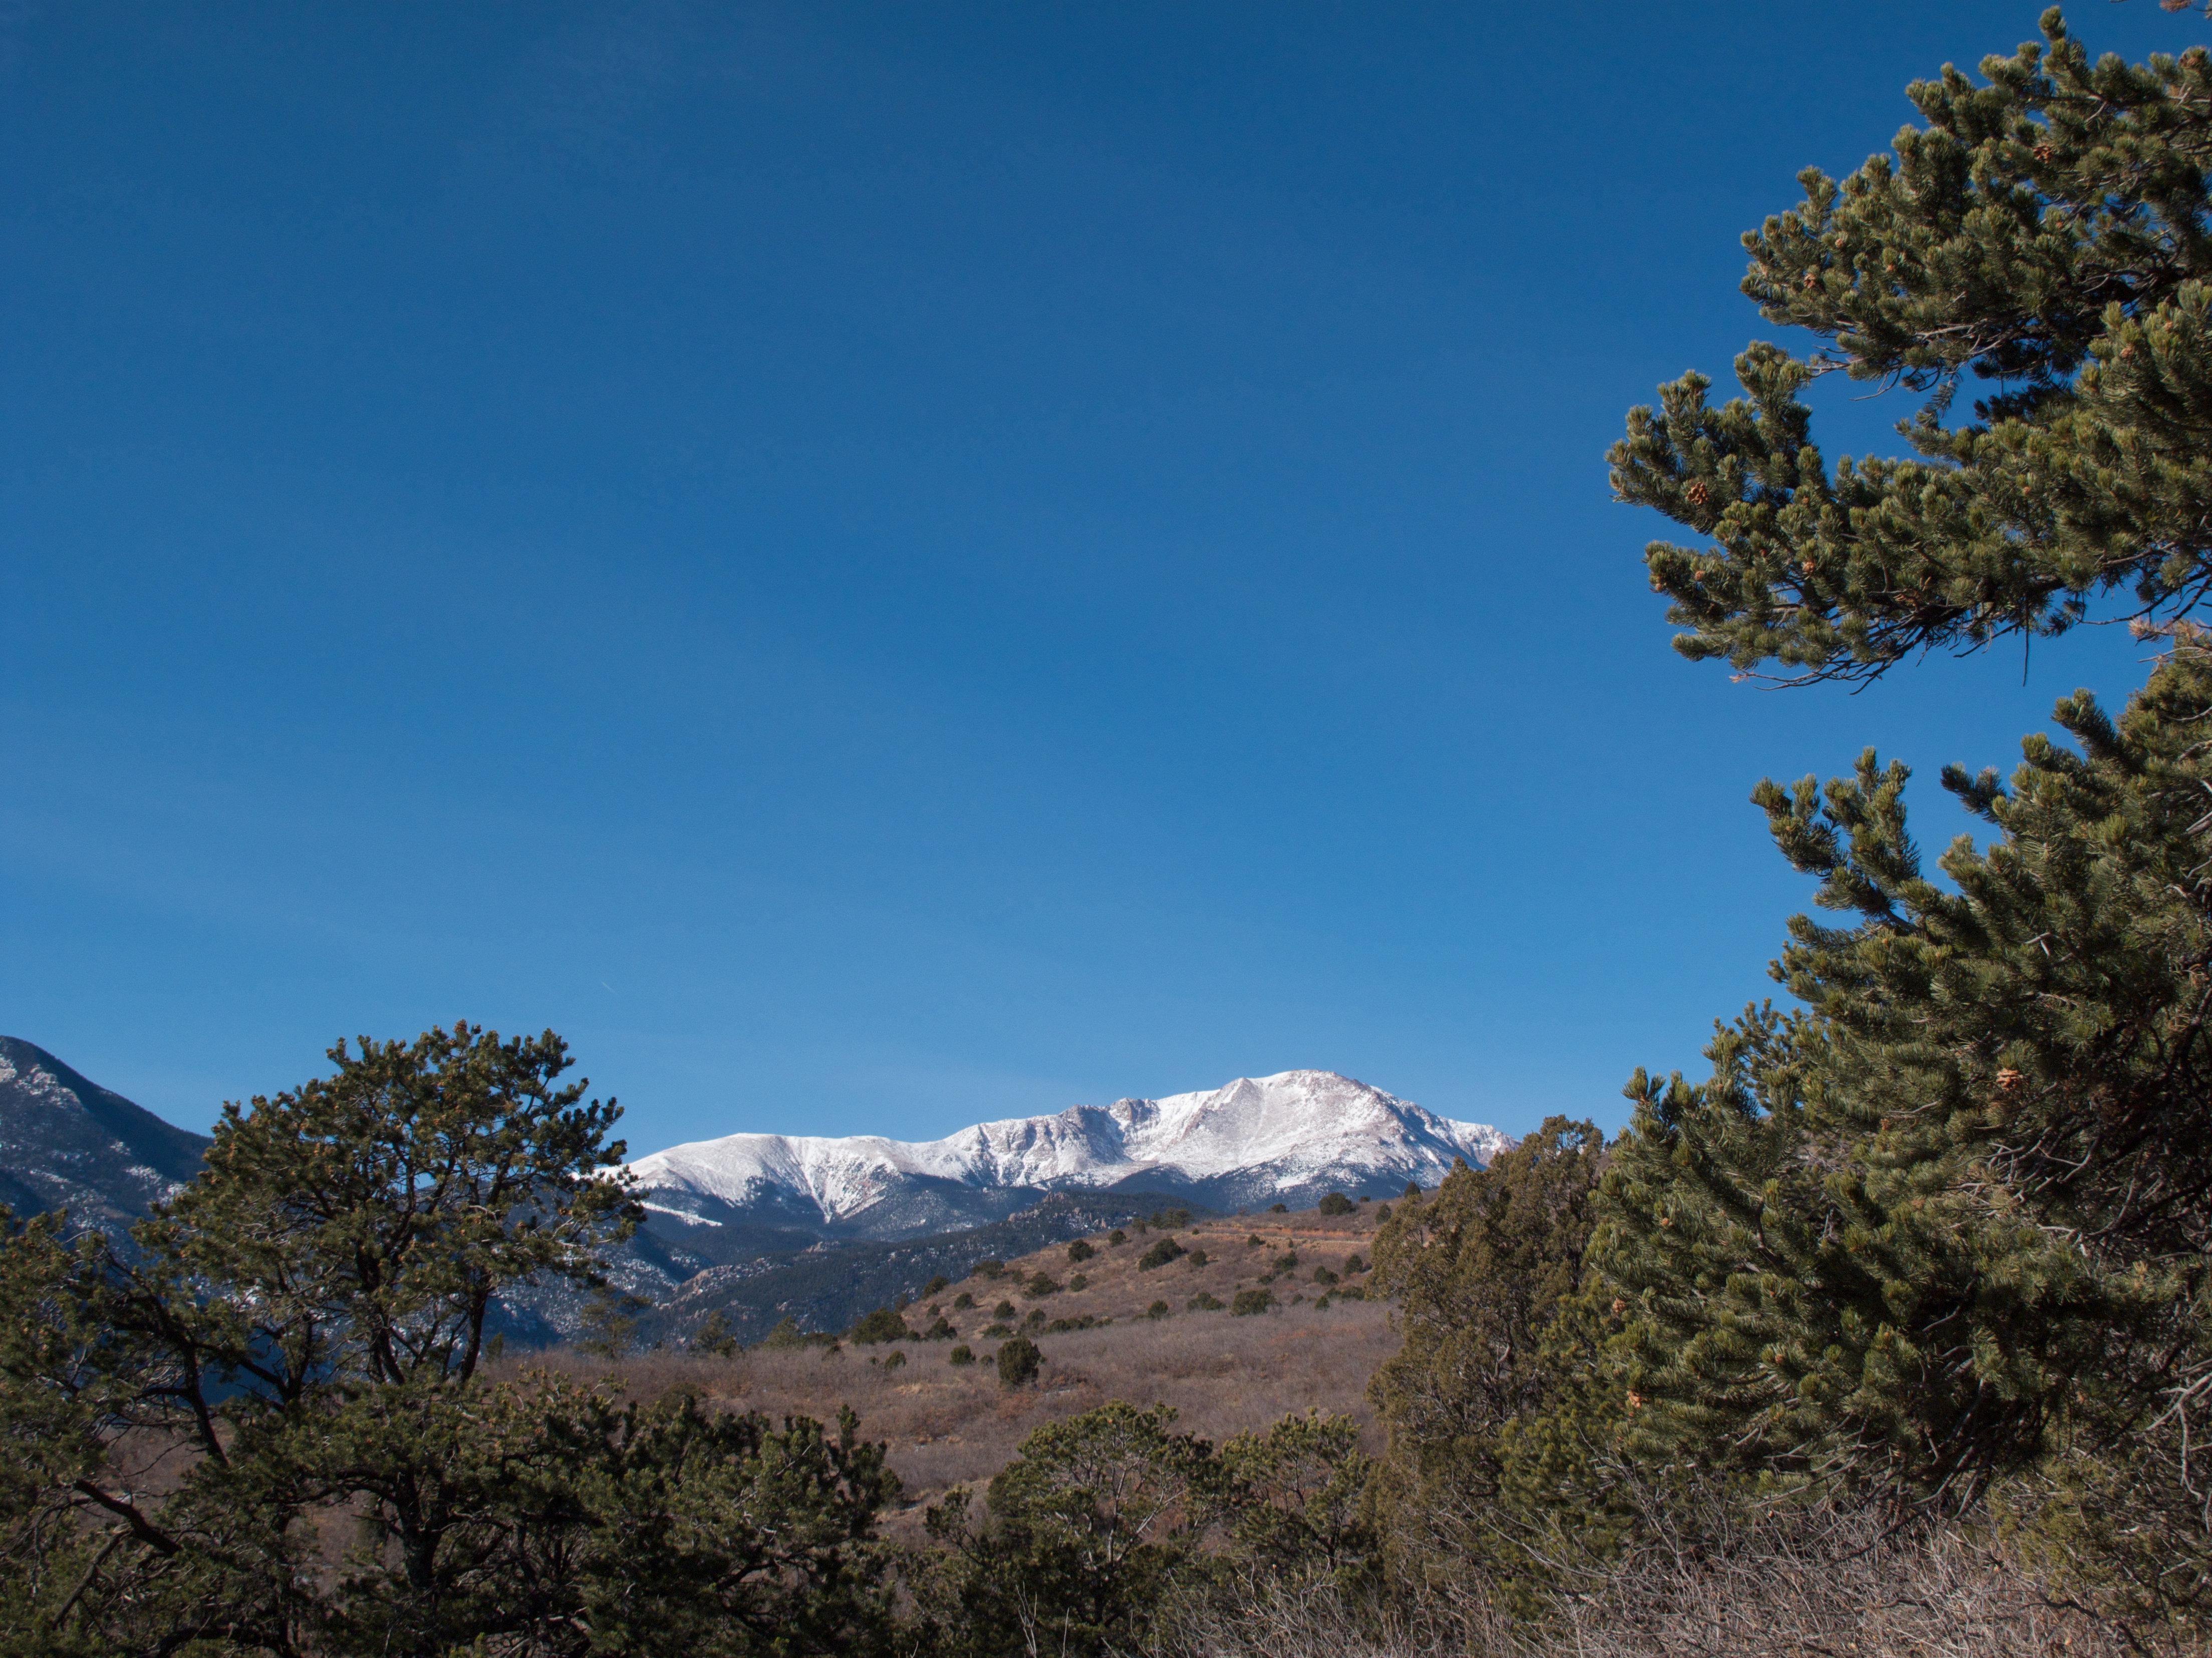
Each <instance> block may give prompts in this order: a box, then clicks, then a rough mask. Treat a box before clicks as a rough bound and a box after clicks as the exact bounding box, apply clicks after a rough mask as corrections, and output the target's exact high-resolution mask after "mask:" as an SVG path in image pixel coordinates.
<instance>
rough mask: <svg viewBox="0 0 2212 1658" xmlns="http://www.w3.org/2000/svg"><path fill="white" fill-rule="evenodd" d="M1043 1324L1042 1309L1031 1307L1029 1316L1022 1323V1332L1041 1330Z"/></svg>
mask: <svg viewBox="0 0 2212 1658" xmlns="http://www.w3.org/2000/svg"><path fill="white" fill-rule="evenodd" d="M1043 1323H1044V1309H1043V1308H1042V1307H1032V1308H1030V1315H1029V1316H1028V1317H1027V1318H1025V1319H1024V1320H1023V1321H1022V1328H1024V1330H1035V1329H1038V1328H1041V1327H1042V1325H1043Z"/></svg>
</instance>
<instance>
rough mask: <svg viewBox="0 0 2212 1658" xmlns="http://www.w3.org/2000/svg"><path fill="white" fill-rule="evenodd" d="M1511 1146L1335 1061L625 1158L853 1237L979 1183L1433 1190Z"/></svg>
mask: <svg viewBox="0 0 2212 1658" xmlns="http://www.w3.org/2000/svg"><path fill="white" fill-rule="evenodd" d="M1510 1144H1511V1141H1510V1139H1508V1138H1507V1136H1505V1135H1504V1134H1502V1133H1499V1132H1498V1130H1497V1129H1495V1128H1490V1127H1484V1126H1482V1125H1480V1124H1478V1123H1463V1122H1453V1121H1450V1120H1449V1119H1447V1118H1443V1117H1439V1116H1437V1114H1435V1113H1433V1112H1431V1111H1425V1110H1424V1109H1422V1108H1420V1107H1419V1106H1418V1105H1414V1104H1412V1103H1410V1102H1407V1101H1405V1100H1401V1099H1397V1098H1395V1097H1394V1096H1391V1095H1389V1094H1386V1093H1384V1092H1383V1090H1381V1089H1379V1088H1371V1087H1370V1086H1369V1085H1368V1084H1365V1083H1361V1082H1354V1081H1353V1080H1352V1078H1349V1077H1340V1076H1338V1075H1337V1074H1336V1073H1335V1072H1328V1071H1285V1072H1281V1073H1280V1074H1279V1075H1277V1076H1273V1077H1256V1078H1255V1077H1240V1078H1237V1080H1236V1081H1235V1082H1232V1083H1231V1084H1228V1085H1227V1086H1225V1087H1223V1088H1217V1089H1215V1090H1212V1092H1210V1093H1199V1094H1176V1095H1173V1096H1170V1097H1169V1098H1166V1099H1161V1100H1117V1101H1115V1102H1114V1103H1113V1104H1112V1105H1109V1106H1094V1105H1079V1106H1075V1107H1073V1108H1070V1109H1068V1110H1066V1111H1062V1112H1060V1113H1059V1114H1057V1115H1054V1116H1047V1117H1017V1118H1012V1119H1009V1120H1007V1121H1001V1122H985V1123H977V1124H975V1126H974V1127H969V1128H963V1129H962V1130H961V1131H960V1132H959V1133H956V1134H951V1135H948V1136H947V1137H946V1138H945V1139H941V1140H927V1141H922V1142H919V1143H915V1142H909V1141H904V1140H892V1139H882V1138H880V1137H878V1136H875V1135H858V1136H854V1137H851V1138H848V1139H824V1138H817V1137H812V1136H805V1135H788V1134H730V1135H726V1136H725V1137H723V1138H722V1139H713V1140H698V1141H695V1142H692V1143H691V1144H690V1145H676V1146H671V1147H670V1148H668V1149H667V1150H666V1151H656V1152H654V1153H653V1155H651V1156H650V1157H640V1158H639V1159H638V1160H637V1161H636V1162H635V1163H631V1164H630V1165H629V1170H630V1173H632V1174H633V1175H635V1176H636V1177H637V1179H638V1181H639V1183H640V1184H641V1186H644V1187H647V1188H649V1189H650V1193H651V1195H650V1197H649V1198H648V1199H647V1206H648V1208H649V1209H651V1210H653V1211H654V1212H658V1213H659V1214H661V1215H665V1216H667V1217H669V1218H671V1220H675V1221H678V1222H679V1223H688V1224H690V1225H694V1226H702V1227H703V1226H720V1225H722V1224H726V1223H728V1222H730V1221H732V1220H752V1219H757V1218H765V1217H767V1216H769V1215H774V1216H775V1217H778V1218H781V1219H782V1220H783V1221H785V1222H786V1223H787V1224H796V1225H799V1226H805V1225H806V1224H807V1223H808V1222H810V1221H811V1222H812V1223H813V1224H815V1225H816V1226H818V1227H825V1228H828V1229H829V1230H833V1231H836V1232H843V1233H848V1234H849V1235H858V1236H898V1235H901V1234H908V1235H911V1234H912V1233H913V1232H915V1231H916V1230H926V1228H927V1226H929V1225H935V1224H943V1223H945V1221H947V1220H949V1219H954V1218H967V1217H970V1216H974V1215H976V1214H981V1213H987V1212H992V1211H995V1210H997V1209H999V1208H1001V1207H1002V1206H1003V1201H1002V1202H1001V1203H1000V1204H990V1205H987V1207H985V1208H981V1209H979V1208H978V1206H977V1204H976V1201H975V1200H976V1199H985V1198H986V1194H994V1195H995V1194H1005V1195H1006V1196H1011V1195H1012V1194H1013V1193H1019V1192H1029V1193H1036V1192H1040V1191H1062V1190H1069V1189H1091V1190H1113V1189H1121V1190H1129V1191H1139V1190H1141V1191H1157V1192H1163V1193H1177V1194H1182V1195H1184V1196H1187V1197H1188V1198H1190V1199H1192V1200H1194V1201H1196V1202H1199V1203H1202V1204H1205V1205H1206V1206H1209V1207H1214V1208H1234V1207H1237V1206H1247V1205H1250V1204H1254V1203H1258V1202H1268V1203H1273V1202H1280V1201H1284V1200H1286V1199H1299V1200H1311V1199H1314V1198H1317V1197H1319V1196H1320V1195H1321V1194H1322V1193H1324V1192H1327V1191H1329V1190H1332V1189H1343V1190H1346V1191H1350V1190H1353V1189H1356V1188H1357V1187H1360V1186H1362V1185H1370V1186H1379V1187H1382V1188H1383V1190H1384V1191H1385V1192H1389V1191H1395V1189H1396V1187H1398V1186H1399V1185H1401V1184H1402V1183H1404V1182H1405V1181H1408V1180H1413V1181H1419V1182H1420V1183H1421V1184H1422V1185H1424V1186H1434V1185H1436V1184H1437V1181H1440V1180H1442V1179H1443V1175H1444V1174H1445V1172H1446V1171H1447V1170H1449V1169H1450V1167H1451V1165H1452V1163H1453V1161H1454V1160H1455V1158H1462V1157H1463V1158H1465V1159H1466V1160H1467V1161H1468V1162H1469V1163H1486V1162H1488V1161H1489V1159H1490V1158H1491V1157H1492V1156H1493V1155H1495V1154H1496V1153H1497V1152H1498V1151H1502V1150H1504V1148H1505V1147H1506V1146H1508V1145H1510Z"/></svg>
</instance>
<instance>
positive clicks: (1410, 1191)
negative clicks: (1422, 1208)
mask: <svg viewBox="0 0 2212 1658" xmlns="http://www.w3.org/2000/svg"><path fill="white" fill-rule="evenodd" d="M1404 1195H1405V1196H1407V1197H1409V1198H1418V1197H1419V1196H1420V1195H1421V1187H1420V1184H1419V1181H1407V1182H1406V1190H1405V1193H1404Z"/></svg>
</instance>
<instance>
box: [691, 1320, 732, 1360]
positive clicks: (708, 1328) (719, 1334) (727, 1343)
mask: <svg viewBox="0 0 2212 1658" xmlns="http://www.w3.org/2000/svg"><path fill="white" fill-rule="evenodd" d="M690 1347H691V1351H693V1352H695V1353H711V1354H713V1355H714V1357H717V1358H728V1357H732V1355H733V1354H735V1353H736V1352H737V1351H738V1338H737V1336H736V1335H735V1334H734V1333H732V1331H731V1329H730V1321H729V1320H728V1319H726V1318H725V1317H723V1316H722V1309H720V1308H719V1307H717V1308H715V1309H714V1311H712V1312H710V1313H708V1315H707V1316H706V1317H704V1318H702V1319H701V1320H700V1321H699V1327H698V1328H697V1329H696V1330H694V1331H693V1332H692V1333H691V1341H690Z"/></svg>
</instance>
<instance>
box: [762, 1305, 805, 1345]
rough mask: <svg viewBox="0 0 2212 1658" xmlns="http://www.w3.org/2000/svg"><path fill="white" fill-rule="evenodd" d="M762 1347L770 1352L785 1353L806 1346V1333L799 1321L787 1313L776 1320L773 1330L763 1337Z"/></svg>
mask: <svg viewBox="0 0 2212 1658" xmlns="http://www.w3.org/2000/svg"><path fill="white" fill-rule="evenodd" d="M760 1345H762V1346H763V1347H765V1348H767V1349H768V1350H769V1351H770V1352H772V1353H773V1352H785V1351H789V1350H790V1349H792V1348H793V1347H804V1346H805V1345H806V1333H805V1331H803V1330H801V1329H800V1328H799V1321H798V1320H797V1319H795V1318H793V1317H792V1316H791V1315H790V1314H788V1313H786V1314H785V1315H783V1316H782V1317H781V1318H780V1319H778V1320H776V1321H775V1326H774V1327H773V1328H771V1329H770V1330H769V1333H767V1334H766V1335H764V1336H763V1337H762V1338H761V1339H760Z"/></svg>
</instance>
